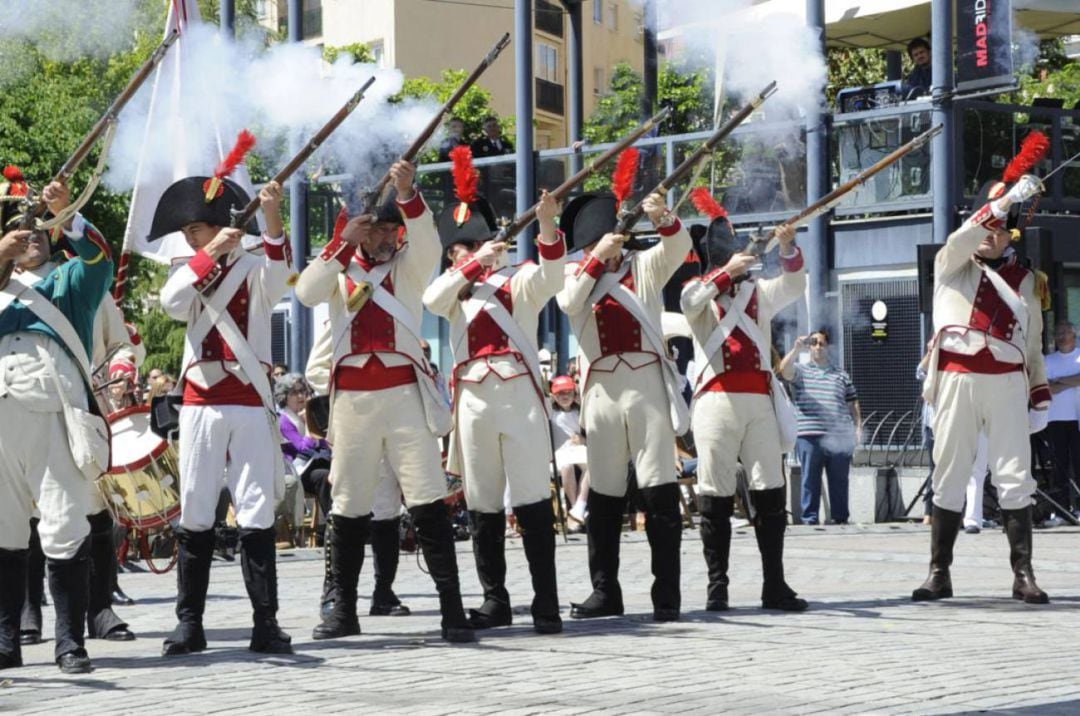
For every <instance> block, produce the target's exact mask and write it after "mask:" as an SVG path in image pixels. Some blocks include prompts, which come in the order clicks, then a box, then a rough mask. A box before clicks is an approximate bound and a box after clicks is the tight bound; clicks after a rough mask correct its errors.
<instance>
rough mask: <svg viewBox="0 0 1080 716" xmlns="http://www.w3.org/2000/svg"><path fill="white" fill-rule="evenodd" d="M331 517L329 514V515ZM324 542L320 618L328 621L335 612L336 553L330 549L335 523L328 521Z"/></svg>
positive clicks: (328, 519)
mask: <svg viewBox="0 0 1080 716" xmlns="http://www.w3.org/2000/svg"><path fill="white" fill-rule="evenodd" d="M327 515H329V513H327ZM324 534H325V540H324V542H323V583H322V599H321V600H320V602H319V616H320V617H321V618H323V619H326V618H327V617H328V616H330V612H332V611H334V551H333V550H332V549H330V546H331V545H332V544H333V540H334V522H333V520H331V519H330V518H329V516H328V517H327V519H326V530H325V532H324Z"/></svg>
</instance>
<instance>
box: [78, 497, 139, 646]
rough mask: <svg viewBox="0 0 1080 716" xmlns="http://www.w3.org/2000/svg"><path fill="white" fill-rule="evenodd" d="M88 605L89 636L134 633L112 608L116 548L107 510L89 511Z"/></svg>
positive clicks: (119, 636)
mask: <svg viewBox="0 0 1080 716" xmlns="http://www.w3.org/2000/svg"><path fill="white" fill-rule="evenodd" d="M87 520H89V522H90V605H89V608H88V609H87V612H86V628H87V634H88V636H89V637H90V638H91V639H107V640H109V641H131V640H132V639H134V638H135V635H134V634H132V633H131V630H130V629H128V625H127V622H125V621H124V620H123V619H121V618H120V617H118V616H117V615H116V612H114V611H113V608H112V594H113V585H114V583H115V581H116V550H115V549H114V548H113V519H112V515H110V514H109V512H108V510H102V511H101V512H98V513H97V514H94V515H90V516H89V517H88V518H87Z"/></svg>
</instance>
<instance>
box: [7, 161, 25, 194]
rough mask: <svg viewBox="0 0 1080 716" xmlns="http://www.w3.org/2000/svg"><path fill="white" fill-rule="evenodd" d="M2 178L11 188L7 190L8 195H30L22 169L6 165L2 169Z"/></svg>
mask: <svg viewBox="0 0 1080 716" xmlns="http://www.w3.org/2000/svg"><path fill="white" fill-rule="evenodd" d="M4 178H5V179H7V180H8V181H9V182H11V187H10V188H9V189H8V194H9V195H11V196H26V195H27V194H28V193H30V186H29V185H28V184H27V183H26V178H25V177H24V176H23V173H22V169H20V168H19V167H17V166H15V165H14V164H8V165H7V166H6V167H4Z"/></svg>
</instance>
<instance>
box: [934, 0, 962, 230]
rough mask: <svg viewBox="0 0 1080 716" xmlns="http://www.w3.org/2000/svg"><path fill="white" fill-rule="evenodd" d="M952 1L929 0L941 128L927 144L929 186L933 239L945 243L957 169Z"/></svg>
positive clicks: (952, 217)
mask: <svg viewBox="0 0 1080 716" xmlns="http://www.w3.org/2000/svg"><path fill="white" fill-rule="evenodd" d="M952 12H953V3H952V0H932V2H931V4H930V31H931V37H933V38H934V41H933V42H932V43H931V50H930V72H931V74H932V75H933V82H932V84H931V87H930V106H931V109H932V111H931V121H932V123H933V124H934V125H938V124H941V125H943V126H944V131H942V132H941V134H939V135H938V136H936V137H934V139H933V140H932V143H931V145H930V155H931V156H930V166H931V169H932V171H931V177H930V186H931V188H932V190H933V194H934V243H938V244H941V243H945V239H947V238H948V237H949V234H951V233H952V231H953V229H954V228H955V226H956V200H957V195H956V188H957V181H956V177H955V176H954V173H955V172H956V171H957V167H956V162H955V161H954V156H955V154H956V137H955V135H954V119H953V104H952V93H953V90H954V80H953V45H952V42H953V41H952V36H953V15H952Z"/></svg>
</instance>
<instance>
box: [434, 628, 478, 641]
mask: <svg viewBox="0 0 1080 716" xmlns="http://www.w3.org/2000/svg"><path fill="white" fill-rule="evenodd" d="M442 638H443V641H448V642H450V643H451V644H470V643H472V642H474V641H476V634H474V633H473V630H472V629H470V628H469V627H447V626H444V627H443V628H442Z"/></svg>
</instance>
